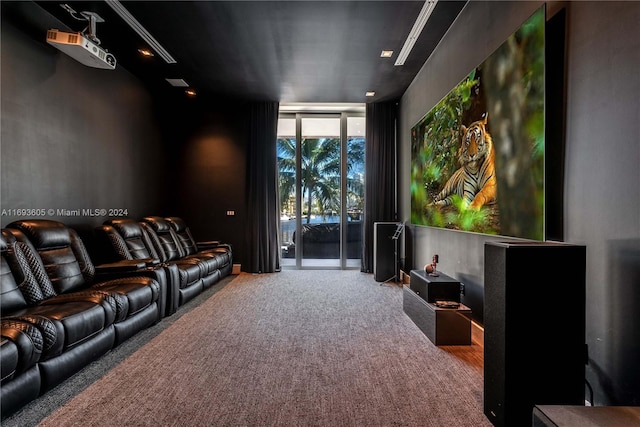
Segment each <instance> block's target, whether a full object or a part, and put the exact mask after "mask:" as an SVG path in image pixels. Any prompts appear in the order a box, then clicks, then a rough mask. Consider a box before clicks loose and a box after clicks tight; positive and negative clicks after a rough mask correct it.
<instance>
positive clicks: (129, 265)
mask: <svg viewBox="0 0 640 427" xmlns="http://www.w3.org/2000/svg"><path fill="white" fill-rule="evenodd" d="M146 261H147V260H145V259H127V260H122V261H117V262H111V263H108V264H100V265H96V274H111V273H127V272H136V271H140V270H143V269H144V268H145V267H147V262H146ZM149 261H151V258H149Z"/></svg>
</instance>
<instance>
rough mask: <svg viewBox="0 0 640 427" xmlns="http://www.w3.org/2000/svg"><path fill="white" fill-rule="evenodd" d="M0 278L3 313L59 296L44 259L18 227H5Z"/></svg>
mask: <svg viewBox="0 0 640 427" xmlns="http://www.w3.org/2000/svg"><path fill="white" fill-rule="evenodd" d="M16 236H18V237H16ZM0 280H1V282H2V285H1V288H2V301H1V302H2V311H3V313H10V312H12V311H15V310H19V309H22V308H24V307H26V306H27V305H34V304H37V303H39V302H40V301H42V300H44V299H47V298H51V297H54V296H56V295H57V293H56V291H55V289H54V287H53V284H52V283H51V280H50V279H49V277H48V276H47V273H46V271H45V267H44V264H43V263H42V259H40V257H39V256H38V254H37V253H36V252H35V250H34V249H33V246H32V245H31V243H30V242H29V241H28V240H27V238H26V236H24V234H23V233H22V232H21V231H19V230H11V229H3V230H2V274H1V279H0Z"/></svg>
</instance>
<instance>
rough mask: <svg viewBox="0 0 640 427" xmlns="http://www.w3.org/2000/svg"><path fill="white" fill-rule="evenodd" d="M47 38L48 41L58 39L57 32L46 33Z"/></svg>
mask: <svg viewBox="0 0 640 427" xmlns="http://www.w3.org/2000/svg"><path fill="white" fill-rule="evenodd" d="M47 38H48V39H49V40H56V39H57V38H58V32H57V31H47Z"/></svg>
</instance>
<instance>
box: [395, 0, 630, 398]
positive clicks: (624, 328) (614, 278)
mask: <svg viewBox="0 0 640 427" xmlns="http://www.w3.org/2000/svg"><path fill="white" fill-rule="evenodd" d="M541 4H542V3H540V2H479V1H478V2H476V1H473V2H470V3H468V4H467V6H466V7H465V9H463V11H462V12H461V14H460V16H459V17H458V19H457V20H456V22H455V23H454V25H453V27H452V28H451V29H450V30H449V32H448V33H447V34H446V36H445V38H444V39H443V40H442V42H441V43H440V45H439V46H438V47H437V49H436V51H435V52H434V53H433V55H432V56H431V57H430V58H429V60H428V61H427V63H426V64H425V65H424V67H423V68H422V70H421V71H420V73H419V75H418V76H417V77H416V79H415V80H414V81H413V83H412V85H411V86H410V88H409V89H408V90H407V92H406V93H405V95H404V96H403V98H402V100H401V104H400V107H401V108H400V110H401V119H400V129H399V131H400V137H399V140H400V161H399V164H400V171H401V172H400V178H399V182H400V214H401V218H402V219H404V220H407V221H408V220H409V218H410V208H411V206H410V204H411V202H410V193H409V186H410V172H409V170H410V169H409V165H410V162H411V153H410V130H411V127H412V126H413V125H414V124H415V123H416V122H417V121H418V120H419V119H420V118H421V117H422V116H423V115H424V114H425V113H426V112H427V111H429V109H431V107H433V106H434V105H435V104H436V103H437V102H438V101H439V100H440V99H441V98H442V97H443V96H444V95H446V94H447V93H448V92H449V90H451V88H453V87H454V86H455V85H456V84H457V83H458V82H460V81H461V80H462V79H463V78H464V77H465V76H466V74H467V73H468V72H469V71H470V70H471V69H472V68H474V67H475V66H476V65H478V64H479V63H480V62H482V61H483V60H484V59H485V58H486V57H487V56H488V55H489V54H491V53H492V52H493V51H494V50H495V49H496V48H497V47H498V46H499V45H500V44H501V43H502V42H503V41H504V40H505V39H506V38H507V37H508V36H509V35H510V34H511V33H512V32H513V31H514V30H515V29H516V28H517V27H518V26H519V25H520V24H521V23H522V22H523V21H524V20H525V19H526V18H528V17H529V16H530V14H531V13H532V12H533V11H534V10H536V9H537V8H538V7H539V6H540V5H541ZM561 7H566V12H567V31H566V34H567V42H566V57H567V64H566V65H567V70H566V81H567V86H566V97H567V98H566V132H565V135H564V137H565V140H566V142H565V144H566V146H565V150H566V153H565V162H564V165H565V168H564V182H562V183H561V185H563V186H564V188H563V190H564V206H563V207H564V219H563V230H564V241H566V242H570V243H576V244H584V245H586V247H587V272H586V273H587V283H586V293H587V306H586V312H587V318H586V326H587V336H586V342H587V343H588V346H589V358H590V360H589V365H588V366H587V378H588V379H589V381H590V383H591V384H592V385H593V386H594V389H595V399H594V400H595V403H596V404H598V405H603V404H627V405H638V404H640V368H638V366H637V357H638V354H640V320H639V319H640V316H638V315H637V307H639V306H640V168H639V167H638V165H639V164H640V143H638V135H639V134H640V129H639V126H640V125H639V123H640V100H639V99H638V97H637V94H638V93H640V77H639V76H640V73H638V67H639V66H640V29H639V28H640V27H639V26H638V22H640V3H637V2H567V3H547V17H550V16H552V15H554V14H555V13H556V12H557V11H558V10H559V9H560V8H561ZM550 42H553V41H551V40H547V43H550ZM547 215H553V212H551V213H547ZM492 239H498V238H495V237H489V236H484V235H478V234H472V233H464V232H455V231H447V230H442V229H435V228H430V227H414V226H412V227H409V229H408V235H407V239H406V241H407V244H408V247H407V248H406V257H407V260H406V262H407V263H408V264H410V265H413V266H416V267H418V268H419V267H421V266H422V265H424V264H425V263H427V262H429V261H430V260H431V256H432V254H434V253H438V254H439V255H440V261H441V262H440V265H439V267H440V269H441V270H442V271H443V272H445V273H447V274H449V275H451V276H454V277H457V278H459V279H460V280H461V281H463V282H464V283H465V284H466V285H467V295H466V296H465V303H467V305H470V306H471V308H472V309H473V311H474V314H475V315H476V316H477V317H476V318H478V319H481V318H482V317H481V313H482V305H483V293H484V289H483V287H484V285H483V277H484V265H483V263H484V259H483V255H484V243H485V242H486V241H488V240H492ZM500 240H504V239H500ZM536 344H539V343H536Z"/></svg>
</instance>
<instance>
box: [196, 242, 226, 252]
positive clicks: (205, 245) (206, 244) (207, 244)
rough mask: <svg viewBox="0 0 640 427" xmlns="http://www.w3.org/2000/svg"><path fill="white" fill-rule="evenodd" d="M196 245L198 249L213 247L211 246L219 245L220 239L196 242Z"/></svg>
mask: <svg viewBox="0 0 640 427" xmlns="http://www.w3.org/2000/svg"><path fill="white" fill-rule="evenodd" d="M196 246H197V247H198V249H200V250H202V249H213V248H217V247H218V246H220V241H219V240H209V241H207V242H196Z"/></svg>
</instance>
